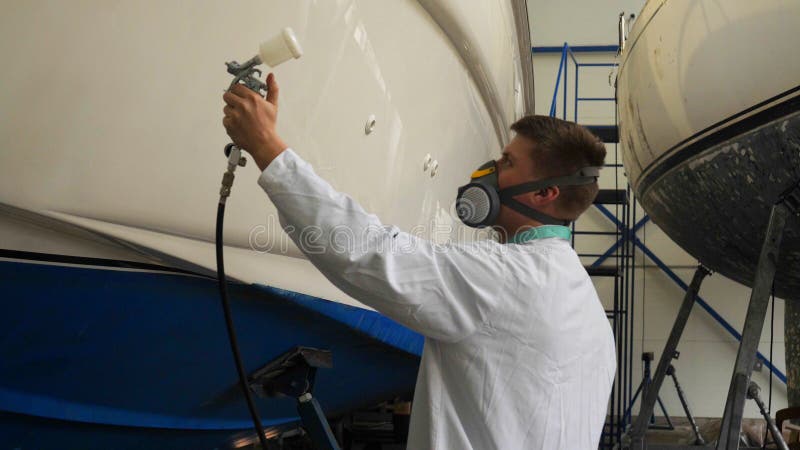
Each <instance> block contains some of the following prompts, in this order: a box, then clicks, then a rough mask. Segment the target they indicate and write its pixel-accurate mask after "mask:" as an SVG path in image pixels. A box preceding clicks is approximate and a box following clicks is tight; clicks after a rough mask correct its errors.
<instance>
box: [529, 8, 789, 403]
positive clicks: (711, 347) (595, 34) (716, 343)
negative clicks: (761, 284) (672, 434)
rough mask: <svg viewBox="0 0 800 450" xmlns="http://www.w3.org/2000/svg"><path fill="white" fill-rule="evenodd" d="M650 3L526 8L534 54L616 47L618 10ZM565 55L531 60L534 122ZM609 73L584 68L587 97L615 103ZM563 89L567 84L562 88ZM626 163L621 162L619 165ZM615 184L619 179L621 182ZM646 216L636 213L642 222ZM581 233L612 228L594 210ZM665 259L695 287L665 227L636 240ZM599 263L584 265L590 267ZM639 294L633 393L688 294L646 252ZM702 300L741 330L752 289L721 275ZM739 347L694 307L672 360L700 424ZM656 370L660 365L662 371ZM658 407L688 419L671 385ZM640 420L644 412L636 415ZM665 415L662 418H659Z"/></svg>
mask: <svg viewBox="0 0 800 450" xmlns="http://www.w3.org/2000/svg"><path fill="white" fill-rule="evenodd" d="M643 4H644V1H643V0H604V1H597V0H573V1H571V2H551V1H547V0H528V13H529V17H530V24H531V35H532V42H533V45H534V46H560V45H562V44H563V43H564V42H568V43H569V44H570V45H616V43H617V39H618V38H617V16H618V14H619V13H620V12H621V11H625V12H626V13H627V14H630V13H631V12H633V13H636V14H637V15H638V10H639V9H640V8H641V6H642V5H643ZM560 57H561V55H560V54H534V55H533V61H534V76H535V89H536V113H537V114H548V113H549V111H550V104H551V101H552V98H553V91H554V87H555V84H556V75H557V73H558V67H559V61H560ZM576 57H577V58H578V60H579V62H581V63H584V62H586V63H590V62H610V61H613V60H614V57H615V55H614V54H578V55H576ZM568 66H569V72H568V83H567V86H568V88H569V89H568V95H567V118H568V119H570V120H572V119H573V118H574V117H575V116H574V108H573V99H574V91H573V89H574V79H575V74H574V66H573V65H572V64H569V65H568ZM610 72H611V69H609V68H581V69H580V78H579V79H580V94H579V95H580V96H581V97H613V96H614V91H613V88H612V87H610V85H609V74H610ZM562 83H563V80H562ZM562 102H563V98H562V97H560V96H559V98H558V115H559V116H561V114H562V113H563V103H562ZM578 122H580V123H584V124H613V123H614V109H613V103H611V102H596V103H595V102H591V103H590V102H583V103H581V105H580V109H579V115H578ZM608 151H609V154H608V158H607V161H606V162H607V163H616V162H618V160H617V159H616V157H615V156H616V155H615V147H614V145H608ZM619 162H621V161H619ZM615 175H616V176H615ZM600 182H601V187H602V188H615V187H616V186H619V187H622V186H625V185H626V181H625V178H624V174H623V173H619V174H615V173H614V169H613V168H607V169H605V170H604V171H603V176H602V177H601V180H600ZM643 214H644V211H642V210H641V208H640V207H638V206H637V213H636V215H637V217H639V218H641V217H642V216H643ZM577 229H579V230H592V231H613V229H614V228H613V227H612V226H611V223H610V222H609V221H608V220H607V219H606V218H605V217H604V216H602V215H601V214H600V213H598V212H597V211H596V210H590V211H588V212H587V213H586V214H585V215H584V217H583V218H582V219H581V220H580V221H579V222H578V225H577ZM638 236H639V238H640V239H641V240H642V241H644V243H645V245H646V246H647V247H649V248H650V249H651V250H652V251H653V252H654V253H655V254H656V255H657V256H658V257H659V258H660V259H661V260H663V261H664V262H665V263H666V264H667V265H668V266H670V267H671V268H672V269H673V271H675V273H676V274H677V275H678V276H679V277H680V278H681V279H682V280H684V281H685V282H686V283H687V284H688V283H689V281H690V280H691V278H692V275H693V273H694V268H695V266H696V264H697V261H696V260H695V259H694V258H692V257H691V256H690V255H688V254H687V253H685V252H684V251H683V250H681V249H680V248H679V247H677V245H675V244H674V243H673V242H672V241H671V240H670V239H669V238H668V237H667V236H666V235H665V234H664V233H663V232H662V231H661V230H660V229H658V227H657V226H656V225H654V224H652V223H648V224H647V225H646V226H644V227H643V228H642V229H641V230H640V231H639V233H638ZM613 242H614V241H613V238H611V237H597V236H581V237H578V238H577V240H576V247H577V248H578V250H579V252H582V253H602V252H604V251H605V250H606V249H607V248H608V247H609V246H610V245H611V244H613ZM592 261H593V258H586V259H585V262H586V263H587V264H588V263H591V262H592ZM635 261H636V272H635V280H636V283H635V295H634V308H633V309H634V311H633V312H634V320H633V323H634V349H633V379H634V386H633V388H634V389H635V388H636V385H637V384H638V382H639V381H640V379H641V376H642V362H641V354H642V352H654V353H655V355H656V362H657V360H658V358H659V356H660V354H661V350H662V349H663V347H664V345H665V344H666V339H667V337H668V336H669V333H670V330H671V327H672V324H673V320H674V318H675V316H676V314H677V311H678V309H679V307H680V304H681V301H682V299H683V294H684V291H683V290H681V289H680V288H679V287H678V286H677V285H676V284H675V283H674V282H673V281H672V280H670V279H669V278H668V277H667V276H666V275H665V274H664V273H663V272H662V271H661V270H660V269H658V268H657V267H656V266H655V265H654V264H653V262H652V261H650V260H649V259H647V258H646V257H645V256H644V255H643V254H642V253H641V252H638V251H637V252H636V255H635ZM597 286H598V291H599V293H600V295H601V298H602V299H603V301H604V303H606V306H607V307H610V305H611V302H610V301H611V298H612V286H613V285H612V284H611V283H610V282H609V281H605V280H597ZM700 295H701V297H702V298H703V299H704V300H706V301H707V302H708V303H709V304H710V305H711V306H712V307H713V308H714V309H715V310H716V311H717V312H718V313H719V314H720V315H722V317H724V318H725V320H727V321H728V322H729V323H730V324H731V325H733V327H734V328H736V329H738V330H741V328H742V324H743V323H744V317H745V314H746V311H747V304H748V300H749V295H750V290H749V289H748V288H746V287H745V286H742V285H740V284H738V283H735V282H733V281H731V280H729V279H726V278H725V277H723V276H721V275H713V276H711V277H709V278H707V279H706V280H705V282H704V284H703V286H702V288H701V292H700ZM783 320H784V303H783V301H782V300H780V299H777V300H776V302H775V320H774V347H773V353H774V359H773V362H774V364H775V365H776V366H777V367H778V368H779V369H780V370H781V371H782V372H784V373H785V362H784V338H783V323H784V322H783ZM770 321H771V319H770V315H769V312H768V316H767V321H766V322H765V324H764V332H763V334H762V338H761V344H760V350H761V352H762V353H763V354H764V355H767V356H768V357H769V351H770ZM737 348H738V344H737V342H736V341H735V339H734V338H733V337H732V336H730V334H728V333H727V332H726V331H725V330H724V329H723V328H722V327H721V326H720V325H719V324H718V323H717V322H716V321H714V320H713V319H712V318H711V316H710V315H709V314H708V313H706V312H705V311H704V310H702V309H701V308H700V307H699V306H695V309H694V310H693V312H692V315H691V318H690V319H689V323H688V324H687V326H686V329H685V331H684V333H683V338H682V339H681V344H680V346H679V351H680V352H681V353H680V358H679V359H678V360H675V361H674V363H673V364H674V366H675V368H676V374H677V376H678V380H679V381H680V382H681V385H682V387H683V389H684V391H685V392H686V394H687V397H688V401H689V405H690V407H691V409H692V412H693V413H694V415H695V416H697V417H720V416H721V415H722V411H723V408H724V404H725V398H726V395H727V391H728V384H729V381H730V377H731V373H732V370H733V364H734V362H735V359H736V351H737ZM655 366H656V364H655V363H654V364H653V370H654V371H655ZM768 374H769V371H768V369H766V368H764V369H762V371H761V372H760V373H755V374H754V376H753V380H754V381H756V382H757V383H758V384H759V385H760V386H761V388H762V397H763V398H764V400H765V401H767V398H768V396H769V375H768ZM661 399H662V400H663V401H664V404H665V405H666V408H667V411H668V412H669V414H670V415H671V416H681V415H683V414H684V413H683V409H682V407H681V404H680V402H679V400H678V396H677V394H676V392H675V388H674V386H673V384H672V382H671V381H670V380H666V381H665V384H664V387H663V388H662V390H661ZM786 405H787V398H786V387H785V385H784V384H783V383H782V382H781V381H780V380H778V379H777V378H773V390H772V411H773V412H774V411H776V410H777V409H780V408H785V407H786ZM633 411H634V412H636V411H638V405H635V406H634V409H633ZM657 413H658V414H659V415H660V414H661V412H660V411H659V410H657ZM745 416H746V417H760V415H759V413H758V409H757V408H756V405H755V403H754V402H752V401H748V402H747V406H746V409H745Z"/></svg>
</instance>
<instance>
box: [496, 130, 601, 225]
mask: <svg viewBox="0 0 800 450" xmlns="http://www.w3.org/2000/svg"><path fill="white" fill-rule="evenodd" d="M511 129H512V130H513V131H515V132H516V133H517V134H518V135H522V136H525V137H527V138H529V139H531V140H532V141H533V142H534V147H533V150H532V152H531V156H532V157H533V161H534V163H535V164H536V170H537V172H538V175H539V176H541V177H542V178H552V177H559V176H564V175H571V174H573V173H575V172H577V171H578V170H579V169H581V168H583V167H586V166H602V165H603V163H604V161H605V159H606V147H605V145H603V143H602V142H600V139H598V137H597V136H595V135H594V134H592V132H591V131H589V130H587V129H586V128H584V127H582V126H580V125H578V124H576V123H573V122H567V121H566V120H561V119H557V118H555V117H549V116H526V117H523V118H522V119H519V120H518V121H516V122H514V124H513V125H511ZM598 190H599V188H598V186H597V183H592V184H585V185H582V186H559V191H560V194H559V196H558V198H557V199H556V203H555V204H556V209H557V210H558V211H559V212H560V213H561V215H562V216H564V217H562V218H564V219H569V220H575V219H577V218H578V216H580V215H581V214H582V213H583V212H584V211H586V209H588V208H589V206H591V205H592V202H593V201H594V199H595V197H596V196H597V192H598Z"/></svg>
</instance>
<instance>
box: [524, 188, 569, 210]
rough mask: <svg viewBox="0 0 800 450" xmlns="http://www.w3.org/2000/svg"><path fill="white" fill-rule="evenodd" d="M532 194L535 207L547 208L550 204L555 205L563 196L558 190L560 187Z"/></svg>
mask: <svg viewBox="0 0 800 450" xmlns="http://www.w3.org/2000/svg"><path fill="white" fill-rule="evenodd" d="M531 194H532V195H531V197H530V199H531V201H532V202H533V204H534V205H536V206H546V205H548V204H550V203H553V202H554V201H555V200H556V199H557V198H558V196H559V195H560V194H561V191H560V190H559V189H558V186H550V187H546V188H544V189H541V190H538V191H536V192H532V193H531Z"/></svg>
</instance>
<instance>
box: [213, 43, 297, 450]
mask: <svg viewBox="0 0 800 450" xmlns="http://www.w3.org/2000/svg"><path fill="white" fill-rule="evenodd" d="M302 54H303V50H302V49H301V48H300V44H299V43H298V42H297V38H296V37H295V35H294V32H293V31H292V29H291V28H284V29H283V30H282V31H281V32H280V33H278V34H277V35H275V36H274V37H273V38H272V39H270V40H268V41H265V42H264V43H262V44H261V46H260V47H259V49H258V54H257V55H256V56H254V57H252V58H250V59H249V60H248V61H247V62H245V63H242V64H239V63H237V62H236V61H232V62H228V63H225V65H226V66H228V73H230V74H231V75H233V76H234V78H233V81H232V82H231V85H230V86H229V87H228V90H230V89H231V88H232V87H234V86H235V85H237V84H244V85H245V86H247V87H248V88H249V89H251V90H252V91H253V92H255V93H257V94H258V95H261V96H266V93H267V85H266V84H265V83H264V82H263V81H261V80H260V79H259V78H258V77H259V76H261V70H260V69H258V67H257V66H259V65H260V64H262V63H263V64H266V65H268V66H270V67H276V66H277V65H279V64H281V63H283V62H286V61H288V60H290V59H292V58H295V59H296V58H299V57H300V56H301V55H302ZM225 156H227V157H228V167H227V169H226V171H225V174H224V175H223V176H222V188H221V189H220V192H219V204H218V205H217V228H216V253H217V281H218V284H219V293H220V297H221V299H222V309H223V311H224V313H225V325H226V326H227V329H228V339H229V341H230V344H231V352H232V353H233V359H234V362H235V363H236V371H237V372H238V373H239V384H240V385H241V387H242V392H243V394H244V397H245V400H246V401H247V408H248V409H249V410H250V416H251V417H252V419H253V427H254V428H255V430H256V433H257V434H258V439H259V441H260V443H261V448H262V449H267V448H270V447H268V443H267V437H266V435H265V434H264V427H263V426H262V425H261V419H260V418H259V417H258V411H257V410H256V407H255V403H254V402H253V396H252V393H251V392H250V387H249V383H248V380H247V374H245V372H244V365H243V364H242V356H241V354H240V352H239V344H238V342H237V339H236V331H235V330H234V328H233V319H232V318H231V307H230V301H229V300H228V287H227V282H226V277H225V264H224V259H223V253H222V249H223V245H222V236H223V234H222V225H223V222H224V218H225V202H226V200H227V198H228V197H229V196H230V195H231V187H232V186H233V178H234V175H233V172H234V171H235V170H236V167H238V166H244V165H245V163H246V162H247V161H246V160H245V158H244V156H242V149H240V148H239V147H237V146H236V145H235V144H233V143H231V144H228V145H226V146H225Z"/></svg>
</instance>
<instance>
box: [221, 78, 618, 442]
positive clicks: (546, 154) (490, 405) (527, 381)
mask: <svg viewBox="0 0 800 450" xmlns="http://www.w3.org/2000/svg"><path fill="white" fill-rule="evenodd" d="M267 85H268V89H269V93H268V94H267V98H266V100H265V99H263V98H261V97H260V96H258V95H257V94H255V93H253V92H252V91H250V90H249V89H247V88H245V87H244V86H241V85H239V86H236V87H234V88H233V89H232V90H231V91H230V92H227V93H225V94H224V96H223V99H224V100H225V103H226V106H225V107H224V113H225V118H224V119H223V124H224V126H225V128H226V130H227V132H228V134H229V135H230V137H231V138H232V139H233V142H234V143H236V144H237V145H238V146H240V147H241V148H244V149H246V150H247V151H248V152H249V153H250V154H251V155H252V157H253V159H254V160H255V161H256V163H257V164H258V167H259V168H260V169H261V170H262V174H261V176H260V177H259V180H258V182H259V184H260V185H261V187H262V188H263V189H264V190H265V191H266V193H267V195H268V196H269V198H270V199H271V200H272V202H273V203H274V204H275V207H276V208H277V210H278V213H279V216H280V221H281V224H282V225H283V226H284V229H285V230H287V233H289V235H290V237H291V238H292V239H293V240H294V241H295V242H296V243H298V247H300V248H301V250H302V249H303V245H301V242H298V241H299V238H300V234H301V230H303V229H304V228H305V227H309V226H314V227H317V229H318V230H319V229H321V230H322V234H321V237H320V239H319V241H318V242H317V245H316V247H317V248H319V247H320V245H321V246H324V247H325V249H326V250H325V251H323V252H319V251H315V252H309V253H307V257H308V258H309V260H310V261H311V262H312V263H313V264H314V265H315V266H316V267H317V268H318V269H319V270H320V271H321V272H322V273H323V274H324V275H325V276H326V277H327V278H328V279H329V280H330V281H331V282H332V283H333V284H335V285H336V286H337V287H339V288H340V289H341V290H342V291H344V292H346V293H347V294H349V295H351V296H352V297H353V298H356V299H358V300H359V301H361V302H363V303H365V304H367V305H370V306H372V307H374V308H375V309H376V310H378V311H380V312H381V313H383V314H385V315H387V316H388V317H391V318H392V319H395V320H397V321H398V322H400V323H402V324H404V325H405V326H407V327H409V328H411V329H413V330H416V331H417V332H419V333H421V334H423V335H424V336H425V338H426V339H425V346H424V351H423V354H422V361H421V364H420V369H419V376H418V379H417V386H416V391H415V394H414V404H413V408H412V416H411V428H410V432H409V440H408V448H409V449H413V450H422V449H435V450H445V449H447V450H467V449H476V450H490V449H499V450H510V449H546V450H553V449H565V450H580V449H586V450H588V449H596V448H597V445H598V441H599V439H600V433H601V431H602V428H603V424H604V421H605V416H606V408H607V403H608V399H609V395H610V392H611V385H612V383H613V379H614V372H615V370H616V362H615V356H614V355H615V351H614V341H613V335H612V332H611V328H610V326H609V323H608V321H607V319H606V317H605V312H604V310H603V307H602V306H601V304H600V302H599V300H598V298H597V294H596V292H595V289H594V287H593V285H592V282H591V280H590V279H589V277H588V275H587V273H586V271H585V270H584V268H583V266H582V265H581V263H580V260H579V259H578V257H577V255H576V254H575V251H574V250H573V249H572V248H571V246H570V244H569V238H570V234H569V233H570V229H569V228H567V227H565V226H563V225H554V224H559V223H561V224H566V223H569V221H572V220H574V219H576V218H577V217H578V216H579V215H580V214H581V213H582V212H583V211H584V210H586V209H587V208H588V207H589V205H591V203H592V201H593V199H594V197H595V195H596V194H597V189H598V188H597V182H596V176H597V167H598V166H601V165H602V164H603V160H604V158H605V148H604V147H603V145H602V144H601V143H600V142H599V141H598V140H597V138H596V137H594V136H593V135H592V134H591V133H589V132H588V131H586V130H585V129H583V128H581V127H579V126H577V125H575V124H571V123H568V122H564V121H560V120H558V119H552V118H549V117H539V116H532V117H526V118H523V119H521V120H520V121H518V122H517V123H515V124H514V125H513V126H512V129H513V130H515V131H516V132H517V135H516V136H515V137H514V139H513V140H512V141H511V142H510V143H509V144H508V146H506V148H505V149H504V152H503V157H502V158H501V159H500V160H499V161H497V162H494V161H492V162H490V163H488V164H486V165H484V166H482V167H481V168H480V169H479V170H478V171H477V172H475V173H474V174H473V179H472V183H471V184H470V185H468V186H465V187H464V188H462V189H461V190H460V192H459V202H460V204H459V208H460V210H459V214H460V215H463V217H462V220H465V221H466V223H468V224H469V223H470V222H469V221H472V222H475V223H471V224H472V225H477V226H481V225H487V224H489V225H493V226H494V227H495V228H496V229H497V230H499V231H500V232H501V233H500V234H501V241H502V242H500V243H498V242H494V241H481V242H475V243H466V244H448V245H438V244H434V243H431V242H428V241H425V240H422V239H418V238H416V237H414V236H411V235H409V234H407V233H404V232H401V231H400V230H398V229H397V228H395V227H392V226H384V225H383V224H381V223H380V221H379V220H378V218H377V217H376V216H374V215H371V214H368V213H367V212H365V211H364V210H363V209H362V208H361V206H360V205H358V203H356V202H355V200H353V199H352V198H350V197H348V196H347V195H345V194H342V193H339V192H336V191H335V190H334V189H333V188H332V187H331V186H330V185H329V184H328V183H327V182H325V181H324V180H322V179H321V178H320V177H318V176H317V175H316V174H315V173H314V171H313V170H312V168H311V166H310V165H309V164H308V163H306V162H305V161H303V160H302V159H301V158H300V157H299V156H298V155H297V154H296V153H295V152H294V151H292V150H291V149H289V148H288V146H287V145H286V144H285V143H284V142H283V141H282V140H281V138H280V137H279V136H278V134H277V132H276V126H275V125H276V119H277V111H278V109H277V107H278V85H277V83H276V81H275V77H274V76H273V75H272V74H270V75H269V76H268V77H267ZM481 192H483V193H484V194H485V195H486V196H487V198H489V201H488V203H487V202H484V203H480V202H478V203H474V204H471V203H470V201H468V200H471V201H475V200H476V199H477V198H478V197H480V195H484V194H481ZM492 202H494V203H492ZM486 205H489V207H488V209H486V208H484V209H485V211H482V210H480V208H481V207H484V206H486ZM492 205H493V206H492ZM462 207H463V208H462ZM478 222H480V223H478ZM544 223H547V224H550V225H543V224H544ZM342 225H344V226H346V227H347V228H348V229H349V230H350V231H351V235H352V236H355V237H356V238H358V239H360V241H359V242H357V245H355V246H354V247H355V249H349V250H347V251H346V252H343V251H341V248H339V247H337V248H335V249H334V247H336V246H335V245H332V240H331V237H332V235H333V234H334V232H335V230H337V229H339V230H340V229H341V227H342ZM398 248H404V249H409V248H411V249H413V250H412V251H402V252H401V251H396V250H393V249H398ZM334 250H339V251H334Z"/></svg>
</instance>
